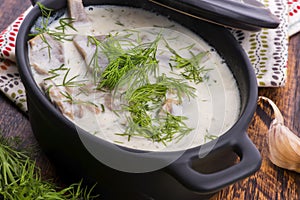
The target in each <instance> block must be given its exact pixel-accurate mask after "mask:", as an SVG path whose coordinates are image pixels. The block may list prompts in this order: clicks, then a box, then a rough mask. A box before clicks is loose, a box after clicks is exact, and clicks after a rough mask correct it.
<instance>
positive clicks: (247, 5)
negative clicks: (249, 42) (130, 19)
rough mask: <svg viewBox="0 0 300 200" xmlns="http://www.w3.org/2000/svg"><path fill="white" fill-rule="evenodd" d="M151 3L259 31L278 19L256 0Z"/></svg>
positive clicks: (275, 24) (187, 0) (271, 26)
mask: <svg viewBox="0 0 300 200" xmlns="http://www.w3.org/2000/svg"><path fill="white" fill-rule="evenodd" d="M149 1H151V2H153V3H156V4H159V5H161V6H164V7H167V8H169V9H172V10H175V11H177V12H180V13H183V14H186V15H189V16H191V17H195V18H199V19H202V20H206V21H209V22H212V23H215V24H219V25H223V26H226V27H232V28H236V29H243V30H249V31H259V30H260V29H261V28H276V27H278V25H279V24H280V21H279V19H278V18H277V17H276V16H275V15H273V14H272V13H271V11H270V10H269V9H268V8H266V7H265V6H264V5H263V4H262V3H260V2H259V1H257V0H149Z"/></svg>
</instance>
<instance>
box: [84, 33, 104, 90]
mask: <svg viewBox="0 0 300 200" xmlns="http://www.w3.org/2000/svg"><path fill="white" fill-rule="evenodd" d="M100 44H101V42H100V41H99V40H98V39H97V38H95V37H94V36H88V43H87V46H89V45H94V46H95V52H94V53H93V56H92V59H91V61H90V62H89V64H88V67H89V68H91V69H92V74H93V79H94V83H95V84H97V81H98V80H97V79H98V77H99V76H100V73H101V67H100V64H99V59H98V55H99V50H100Z"/></svg>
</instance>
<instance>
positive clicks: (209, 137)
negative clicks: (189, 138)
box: [204, 133, 218, 143]
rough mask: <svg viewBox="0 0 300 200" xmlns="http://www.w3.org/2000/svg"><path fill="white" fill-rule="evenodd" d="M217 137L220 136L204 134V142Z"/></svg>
mask: <svg viewBox="0 0 300 200" xmlns="http://www.w3.org/2000/svg"><path fill="white" fill-rule="evenodd" d="M217 138H218V136H216V135H211V134H209V133H207V134H206V135H204V142H205V143H206V142H208V141H212V140H215V139H217Z"/></svg>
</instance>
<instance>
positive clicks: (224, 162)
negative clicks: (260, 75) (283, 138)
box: [16, 0, 261, 199]
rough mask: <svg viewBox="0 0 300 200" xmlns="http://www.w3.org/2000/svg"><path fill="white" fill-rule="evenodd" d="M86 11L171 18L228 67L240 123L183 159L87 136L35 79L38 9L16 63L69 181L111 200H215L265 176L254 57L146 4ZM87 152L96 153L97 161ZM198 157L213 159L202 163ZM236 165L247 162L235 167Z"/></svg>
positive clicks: (209, 28)
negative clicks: (125, 198)
mask: <svg viewBox="0 0 300 200" xmlns="http://www.w3.org/2000/svg"><path fill="white" fill-rule="evenodd" d="M42 3H43V4H44V5H45V6H46V7H48V8H53V9H54V10H59V9H64V8H66V6H67V5H66V4H67V2H66V0H47V1H42ZM84 4H85V5H102V4H106V5H107V4H109V5H122V6H131V7H138V8H143V9H145V10H150V11H153V12H157V13H160V14H162V15H166V16H168V17H169V18H170V19H171V20H174V21H176V22H178V23H180V24H182V25H183V26H185V27H187V28H189V29H190V30H192V31H193V32H195V33H196V34H198V35H199V36H200V37H202V38H203V39H204V40H205V41H207V42H208V43H209V44H210V45H211V46H213V47H214V48H215V49H216V50H217V51H218V53H219V54H220V55H221V56H222V57H223V58H224V59H225V60H226V62H227V64H228V66H229V68H230V69H231V71H232V73H233V75H234V77H235V78H236V81H237V84H238V87H239V90H240V98H241V111H240V117H239V119H238V121H237V122H236V123H235V124H234V126H233V127H232V128H231V129H230V130H229V131H227V132H226V133H225V134H223V135H222V136H221V137H220V138H219V139H218V140H217V141H212V142H210V143H207V144H205V145H201V146H198V147H195V148H192V149H188V150H186V151H181V152H156V153H151V152H150V153H149V152H142V151H139V150H133V149H127V148H121V147H118V146H116V145H113V144H111V143H109V142H106V141H104V140H102V139H100V138H97V137H95V136H93V135H92V134H89V133H87V132H85V131H83V130H81V129H80V128H79V127H76V126H75V125H74V124H73V123H71V122H70V121H69V120H67V119H66V118H65V117H64V116H63V115H62V114H61V113H60V112H59V111H58V110H57V109H56V108H55V107H54V106H53V105H52V104H51V103H50V101H49V100H48V99H47V97H46V96H45V95H44V93H43V92H42V91H41V90H40V89H39V87H38V86H37V85H36V83H35V81H34V79H33V77H32V74H31V70H30V66H29V61H28V48H27V41H28V39H30V37H29V35H28V34H29V31H30V28H31V27H32V26H33V24H34V23H35V21H36V19H37V18H38V17H39V16H40V15H41V13H40V11H39V9H38V7H37V6H35V7H34V8H33V9H32V10H31V12H30V13H29V14H28V15H27V17H26V18H25V20H24V22H23V24H22V26H21V28H20V32H19V34H18V38H17V45H16V46H17V48H16V54H17V61H18V66H19V71H20V75H21V79H22V82H23V83H24V85H25V88H26V94H27V101H28V114H29V119H30V123H31V125H32V130H33V132H34V134H35V136H36V138H37V140H38V142H39V144H40V146H41V148H42V149H43V150H44V151H45V153H46V154H47V155H48V156H49V158H50V159H51V160H52V161H53V162H54V163H55V165H56V166H57V168H58V170H59V171H61V172H62V174H63V175H64V176H65V177H73V178H76V177H78V178H82V177H84V178H86V180H88V181H89V182H94V181H96V182H98V186H99V188H100V189H103V188H104V190H103V193H105V194H106V195H107V196H108V197H109V198H110V199H112V198H114V197H112V196H111V195H113V194H112V193H114V194H116V192H117V193H119V194H121V195H123V194H126V195H129V194H132V195H133V197H137V196H139V199H142V198H145V199H147V198H148V199H151V198H154V199H194V198H199V197H203V196H205V195H209V194H212V193H214V192H216V191H218V190H220V189H221V188H223V187H225V186H228V185H229V184H232V183H234V182H236V181H238V180H240V179H242V178H245V177H247V176H249V175H251V174H253V173H254V172H255V171H257V170H258V169H259V167H260V164H261V158H260V154H259V152H258V150H257V149H256V147H255V146H254V145H253V144H252V142H251V141H250V139H249V138H248V136H247V133H246V130H247V127H248V124H249V123H250V121H251V119H252V117H253V114H254V112H255V109H256V102H257V83H256V77H255V74H254V72H253V68H252V66H251V64H250V62H249V60H248V58H247V55H246V54H245V52H244V51H243V49H242V47H241V46H240V45H239V44H238V42H237V41H236V40H235V38H234V37H233V36H232V34H231V33H230V32H229V31H228V30H227V29H225V28H223V27H220V26H217V25H213V24H211V23H208V22H205V21H200V20H197V19H193V18H190V17H188V16H185V15H182V14H180V13H177V12H175V11H172V10H168V9H166V8H163V7H160V6H158V5H156V4H153V3H151V2H150V1H147V0H127V1H126V0H125V1H120V0H109V1H108V0H85V1H84ZM83 141H84V142H83ZM87 144H88V146H90V147H93V151H94V152H93V153H91V151H90V149H89V148H87ZM212 144H213V145H212ZM199 152H201V155H206V156H205V157H202V158H199ZM95 154H97V155H95ZM98 156H99V157H101V156H102V157H109V156H111V158H115V160H116V162H118V160H119V159H118V158H120V159H121V158H122V159H125V160H122V162H124V163H125V162H126V163H132V164H136V165H137V166H139V163H146V164H147V163H149V164H150V163H167V164H166V165H165V166H164V167H162V168H157V170H152V171H144V172H137V173H133V172H131V171H126V170H124V171H120V170H117V169H114V168H113V167H110V166H108V165H107V164H106V163H103V162H101V161H99V159H98ZM200 157H201V156H200ZM237 157H238V158H240V159H239V161H238V163H237V164H236V163H235V162H236V158H237ZM108 159H109V158H108ZM170 161H171V162H170ZM137 171H138V170H137ZM107 191H114V192H112V193H109V192H107ZM170 191H172V192H170Z"/></svg>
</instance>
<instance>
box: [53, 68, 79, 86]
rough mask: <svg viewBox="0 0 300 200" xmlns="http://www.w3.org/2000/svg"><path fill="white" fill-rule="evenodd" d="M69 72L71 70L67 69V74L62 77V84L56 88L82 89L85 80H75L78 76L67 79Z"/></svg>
mask: <svg viewBox="0 0 300 200" xmlns="http://www.w3.org/2000/svg"><path fill="white" fill-rule="evenodd" d="M70 70H71V68H68V69H67V72H66V73H65V75H64V78H63V81H62V84H61V85H58V86H65V87H83V86H85V80H76V79H77V78H78V77H79V76H80V75H79V74H78V75H75V76H73V77H71V78H69V79H68V75H69V73H70Z"/></svg>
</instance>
